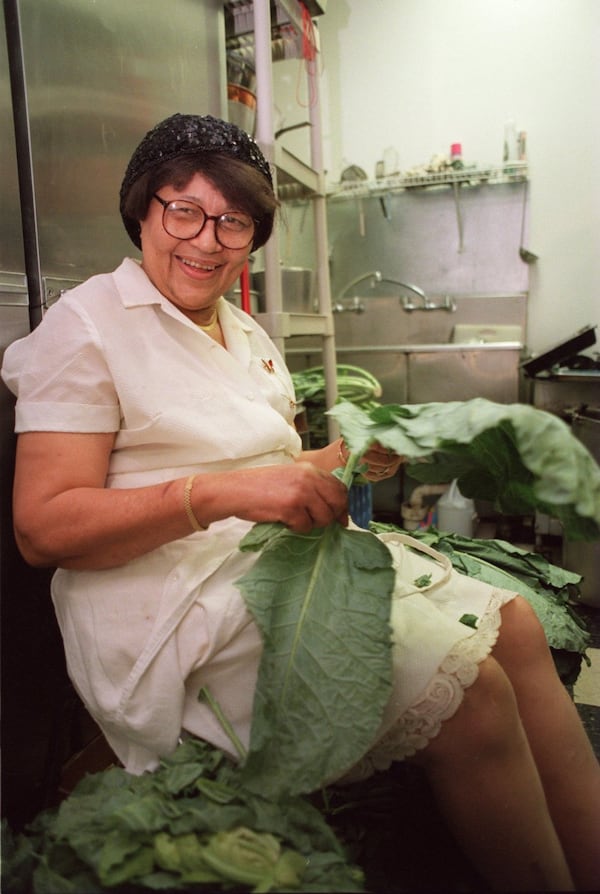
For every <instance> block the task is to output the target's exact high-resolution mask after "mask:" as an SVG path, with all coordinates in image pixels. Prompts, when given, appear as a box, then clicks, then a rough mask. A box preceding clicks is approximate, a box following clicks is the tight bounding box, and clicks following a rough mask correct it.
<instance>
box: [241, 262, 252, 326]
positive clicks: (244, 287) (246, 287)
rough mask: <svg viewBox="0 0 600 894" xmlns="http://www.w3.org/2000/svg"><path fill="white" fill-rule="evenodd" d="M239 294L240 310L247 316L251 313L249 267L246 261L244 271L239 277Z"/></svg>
mask: <svg viewBox="0 0 600 894" xmlns="http://www.w3.org/2000/svg"><path fill="white" fill-rule="evenodd" d="M240 292H241V296H242V300H241V305H242V310H245V311H246V313H247V314H249V313H252V308H251V305H250V267H249V266H248V261H246V263H245V264H244V269H243V270H242V274H241V276H240Z"/></svg>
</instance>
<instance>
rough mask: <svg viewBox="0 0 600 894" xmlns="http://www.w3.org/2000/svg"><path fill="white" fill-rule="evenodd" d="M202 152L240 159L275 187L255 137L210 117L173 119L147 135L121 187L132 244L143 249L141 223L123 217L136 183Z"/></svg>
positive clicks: (130, 164) (126, 172)
mask: <svg viewBox="0 0 600 894" xmlns="http://www.w3.org/2000/svg"><path fill="white" fill-rule="evenodd" d="M203 152H218V153H221V154H223V155H229V156H231V157H232V158H237V159H238V160H239V161H243V162H245V163H246V164H248V165H250V166H251V167H253V168H256V170H257V171H259V172H260V173H261V174H262V175H263V176H264V177H265V178H266V179H267V181H268V182H269V184H270V186H271V187H272V186H273V177H272V175H271V170H270V168H269V164H268V162H267V160H266V158H265V157H264V155H263V154H262V152H261V151H260V149H259V148H258V145H257V144H256V142H255V141H254V140H253V139H252V137H250V136H249V135H248V134H247V133H246V132H245V131H243V130H241V129H240V128H239V127H237V126H236V125H235V124H231V123H230V122H229V121H222V120H221V119H220V118H213V117H212V116H211V115H204V116H201V115H181V114H180V113H177V114H175V115H171V117H170V118H165V120H164V121H161V122H160V123H159V124H157V125H156V126H155V127H153V128H152V130H149V131H148V133H147V134H146V136H145V137H144V139H143V140H142V142H141V143H140V144H139V146H138V147H137V149H136V150H135V152H134V153H133V155H132V156H131V160H130V162H129V164H128V166H127V170H126V171H125V176H124V177H123V182H122V184H121V191H120V210H121V217H122V219H123V223H124V224H125V229H126V230H127V232H128V233H129V236H130V238H131V240H132V242H133V243H134V244H135V245H136V246H137V247H138V248H141V241H140V225H139V222H138V221H137V220H133V219H132V218H131V217H129V216H128V215H126V214H125V213H124V204H125V200H126V198H127V195H128V194H129V190H130V189H131V187H132V186H133V184H134V183H135V181H136V180H137V179H138V178H139V177H141V176H142V174H145V173H146V172H147V171H149V170H151V169H152V168H154V167H156V166H157V165H160V164H162V163H163V162H165V161H172V160H173V159H174V158H179V157H180V156H182V155H199V154H201V153H203Z"/></svg>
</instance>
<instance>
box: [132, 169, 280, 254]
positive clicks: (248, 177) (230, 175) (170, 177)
mask: <svg viewBox="0 0 600 894" xmlns="http://www.w3.org/2000/svg"><path fill="white" fill-rule="evenodd" d="M195 174H202V176H204V177H206V179H207V180H210V182H211V183H212V184H213V186H214V187H215V188H216V189H218V190H219V192H220V193H221V194H222V195H223V196H224V197H225V199H227V201H228V202H229V203H230V204H231V210H232V211H233V210H236V211H245V212H246V214H249V215H250V216H251V217H253V218H254V219H255V220H256V221H257V225H256V232H255V234H254V241H253V243H252V250H253V251H255V250H256V249H257V248H260V247H261V246H262V245H264V244H265V242H266V241H267V240H268V238H269V236H270V235H271V232H272V230H273V224H274V220H275V212H276V211H277V208H278V206H279V202H278V199H277V196H276V195H275V193H274V191H273V190H272V189H271V187H270V185H269V183H268V181H267V179H266V178H265V177H264V176H263V175H262V174H261V173H260V172H259V171H258V170H257V169H256V168H254V167H252V166H251V165H249V164H246V163H245V162H243V161H239V160H238V159H237V158H231V157H229V156H227V155H222V154H221V153H218V152H203V153H201V154H194V155H181V156H179V157H178V158H174V159H171V160H170V161H166V162H163V164H161V165H157V166H156V167H154V168H151V169H150V170H149V171H147V172H146V173H145V174H142V175H141V176H140V177H139V178H138V179H137V180H136V181H135V182H134V183H133V184H132V186H131V188H130V190H129V192H128V194H127V196H126V197H125V199H124V202H123V213H124V215H125V216H126V217H127V218H129V220H130V225H131V223H132V222H133V221H136V222H137V226H138V227H139V222H140V221H142V220H144V219H145V218H146V215H147V214H148V208H149V207H150V202H151V201H152V197H153V195H154V193H155V192H157V191H158V190H159V189H160V188H161V187H163V186H167V185H170V186H174V187H175V188H176V189H183V188H184V187H185V186H186V185H187V184H188V183H189V182H190V180H191V179H192V178H193V177H194V175H195ZM134 241H135V240H134Z"/></svg>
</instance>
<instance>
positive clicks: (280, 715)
mask: <svg viewBox="0 0 600 894" xmlns="http://www.w3.org/2000/svg"><path fill="white" fill-rule="evenodd" d="M257 527H258V528H259V529H260V528H261V527H263V526H257ZM265 527H267V528H269V534H270V535H272V536H271V539H270V542H269V543H268V544H267V545H266V546H265V547H264V549H263V551H262V553H261V555H260V557H259V558H258V560H257V562H256V564H255V565H254V566H253V568H252V569H251V571H250V572H249V573H248V574H247V575H245V576H244V577H243V578H242V579H241V580H240V581H238V586H239V587H240V589H241V590H242V593H243V594H244V597H245V599H246V603H247V605H248V607H249V609H250V611H251V612H252V614H253V616H254V618H255V620H256V623H257V624H258V626H259V628H260V630H261V633H262V636H263V643H264V651H263V656H262V659H261V665H260V670H259V678H258V684H257V690H256V694H255V702H254V710H253V725H252V734H251V741H250V750H249V754H248V758H247V761H246V764H245V766H244V768H243V773H242V778H243V780H244V784H245V785H246V786H248V787H249V788H250V789H252V790H255V791H261V792H262V793H263V794H265V795H266V796H267V797H273V798H275V799H280V798H282V797H285V796H288V795H290V794H299V793H306V792H310V791H313V790H314V789H316V788H317V787H319V786H320V785H321V784H323V782H325V781H326V780H328V779H331V778H333V777H335V776H337V775H340V774H341V773H342V772H343V771H345V770H347V769H349V768H350V767H351V766H352V765H353V764H354V763H355V762H356V761H357V760H358V759H359V758H360V757H361V756H362V754H363V753H364V752H365V751H366V750H367V748H368V747H369V745H371V744H372V741H373V736H374V733H375V731H376V729H377V726H378V723H379V720H380V717H381V713H382V711H383V708H384V706H385V703H386V701H387V698H388V695H389V692H390V688H391V645H390V627H389V616H390V598H391V593H392V590H393V586H394V571H393V568H392V560H391V555H390V553H389V552H388V550H387V548H386V547H385V546H384V544H382V543H381V542H380V541H379V540H378V539H377V538H376V537H374V536H373V535H372V534H370V533H369V532H366V531H356V530H348V529H346V528H343V527H342V526H341V525H336V524H334V525H331V526H330V527H328V528H325V529H323V530H314V531H312V532H311V533H310V534H306V535H300V534H294V533H292V532H291V531H289V530H288V529H286V528H283V527H282V526H279V527H277V526H276V527H275V528H274V527H273V526H265ZM251 540H252V542H251V543H248V542H247V541H246V540H244V541H242V544H241V548H242V549H246V548H256V545H257V544H258V543H260V544H261V545H262V544H264V540H263V538H262V534H261V531H260V530H259V531H256V530H255V529H253V532H251Z"/></svg>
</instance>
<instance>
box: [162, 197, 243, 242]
mask: <svg viewBox="0 0 600 894" xmlns="http://www.w3.org/2000/svg"><path fill="white" fill-rule="evenodd" d="M153 198H155V199H156V201H157V202H160V204H161V205H162V206H163V217H162V224H163V227H164V228H165V230H166V232H167V233H168V234H169V236H173V237H174V238H175V239H194V238H195V237H196V236H199V235H200V233H201V232H202V230H203V229H204V226H205V224H206V221H207V220H214V222H215V238H216V240H217V242H218V243H219V245H222V246H223V248H246V246H248V245H250V243H251V242H252V240H253V239H254V231H255V228H256V223H257V222H258V221H255V220H254V218H252V217H250V215H249V214H245V213H244V212H243V211H226V212H225V213H224V214H218V215H211V214H207V213H206V211H205V210H204V208H201V207H200V205H197V204H196V202H190V201H188V200H187V199H175V200H174V201H172V202H167V201H166V200H165V199H161V197H160V196H157V195H156V193H154V196H153Z"/></svg>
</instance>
